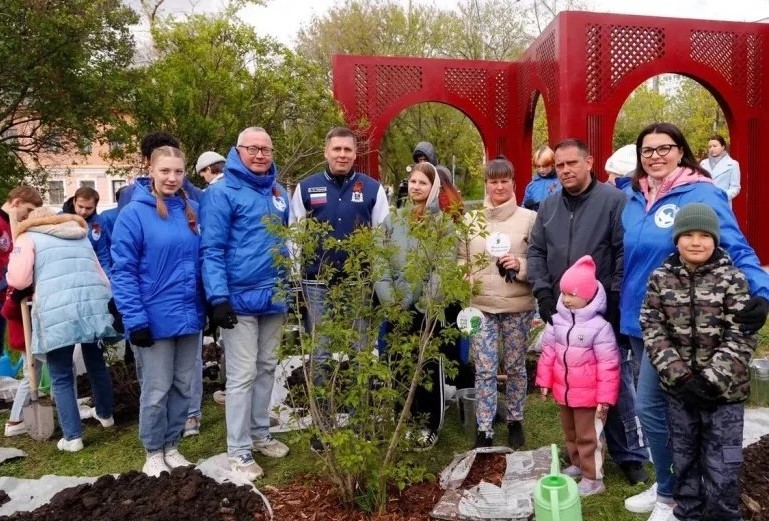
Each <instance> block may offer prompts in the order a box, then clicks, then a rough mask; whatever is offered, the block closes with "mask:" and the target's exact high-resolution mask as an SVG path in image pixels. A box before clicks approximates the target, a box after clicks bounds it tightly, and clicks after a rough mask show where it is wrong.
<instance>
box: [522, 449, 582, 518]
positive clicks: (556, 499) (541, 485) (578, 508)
mask: <svg viewBox="0 0 769 521" xmlns="http://www.w3.org/2000/svg"><path fill="white" fill-rule="evenodd" d="M552 451H553V462H552V463H551V465H550V474H548V475H547V476H544V477H542V478H540V480H539V481H538V482H537V487H536V488H535V489H534V519H536V521H582V503H580V498H579V491H578V490H577V482H576V481H574V480H573V479H572V478H570V477H569V476H567V475H566V474H561V469H560V465H559V464H558V446H557V445H556V444H553V445H552Z"/></svg>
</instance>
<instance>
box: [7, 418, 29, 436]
mask: <svg viewBox="0 0 769 521" xmlns="http://www.w3.org/2000/svg"><path fill="white" fill-rule="evenodd" d="M26 433H27V426H26V425H24V422H19V423H6V424H5V437H6V438H10V437H11V436H19V435H20V434H26Z"/></svg>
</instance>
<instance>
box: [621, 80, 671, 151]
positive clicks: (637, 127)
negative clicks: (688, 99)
mask: <svg viewBox="0 0 769 521" xmlns="http://www.w3.org/2000/svg"><path fill="white" fill-rule="evenodd" d="M667 103H668V101H667V99H666V98H665V96H663V95H662V94H660V93H659V92H657V90H655V89H653V88H651V87H650V86H649V85H648V84H647V83H643V84H641V85H640V86H639V87H638V88H637V89H636V90H634V91H633V92H632V93H631V94H630V96H629V97H628V99H627V100H626V101H625V104H624V105H622V109H621V110H620V112H619V116H618V117H617V122H616V124H615V126H614V149H615V150H616V149H617V148H619V147H621V146H624V145H627V144H629V143H635V140H636V138H637V137H638V134H639V132H641V129H642V128H644V127H645V126H646V125H648V124H649V123H654V122H657V121H665V120H666V119H667V114H666V112H667V110H666V107H667Z"/></svg>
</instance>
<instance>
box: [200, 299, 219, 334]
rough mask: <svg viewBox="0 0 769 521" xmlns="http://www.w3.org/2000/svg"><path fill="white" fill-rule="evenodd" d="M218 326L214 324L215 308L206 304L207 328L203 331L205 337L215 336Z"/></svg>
mask: <svg viewBox="0 0 769 521" xmlns="http://www.w3.org/2000/svg"><path fill="white" fill-rule="evenodd" d="M215 332H216V324H214V307H213V306H211V305H210V304H206V328H205V329H204V330H203V336H214V333H215Z"/></svg>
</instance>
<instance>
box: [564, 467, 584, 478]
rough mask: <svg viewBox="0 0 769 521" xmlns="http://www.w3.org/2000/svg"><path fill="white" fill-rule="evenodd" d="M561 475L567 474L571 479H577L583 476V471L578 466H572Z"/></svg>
mask: <svg viewBox="0 0 769 521" xmlns="http://www.w3.org/2000/svg"><path fill="white" fill-rule="evenodd" d="M561 474H566V475H567V476H569V477H570V478H574V479H577V478H578V477H580V476H581V475H582V469H581V468H579V467H578V466H576V465H570V466H568V467H566V468H565V469H563V470H562V471H561Z"/></svg>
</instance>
